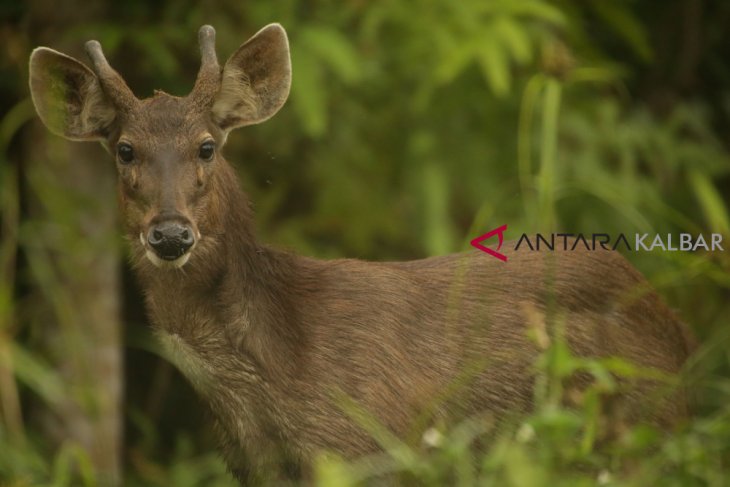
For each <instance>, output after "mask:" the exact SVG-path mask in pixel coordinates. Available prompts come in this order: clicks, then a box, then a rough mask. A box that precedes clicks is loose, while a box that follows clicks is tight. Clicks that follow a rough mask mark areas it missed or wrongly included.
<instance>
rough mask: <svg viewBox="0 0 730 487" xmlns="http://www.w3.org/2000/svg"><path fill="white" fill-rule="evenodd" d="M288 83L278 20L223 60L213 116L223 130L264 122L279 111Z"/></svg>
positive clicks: (285, 44)
mask: <svg viewBox="0 0 730 487" xmlns="http://www.w3.org/2000/svg"><path fill="white" fill-rule="evenodd" d="M290 86H291V60H290V58H289V41H288V40H287V37H286V31H285V30H284V28H283V27H282V26H281V25H279V24H269V25H267V26H266V27H264V28H263V29H261V30H260V31H258V32H257V33H256V34H255V35H254V36H253V37H251V38H250V39H249V40H248V41H246V43H245V44H243V45H242V46H241V47H239V48H238V50H237V51H236V52H235V53H234V54H233V55H232V56H231V57H230V58H229V59H228V61H226V65H225V66H224V67H223V74H222V78H221V86H220V90H219V91H218V94H217V95H216V97H215V99H214V101H213V108H212V111H213V120H214V121H215V123H216V124H218V126H219V127H220V128H221V129H222V130H224V131H226V132H227V131H229V130H231V129H234V128H236V127H242V126H244V125H252V124H256V123H260V122H263V121H264V120H266V119H268V118H270V117H271V116H273V115H274V114H275V113H276V112H277V111H279V108H281V106H282V105H283V104H284V102H285V101H286V98H287V97H288V96H289V87H290Z"/></svg>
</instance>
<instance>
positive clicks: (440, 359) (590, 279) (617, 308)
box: [29, 24, 694, 485]
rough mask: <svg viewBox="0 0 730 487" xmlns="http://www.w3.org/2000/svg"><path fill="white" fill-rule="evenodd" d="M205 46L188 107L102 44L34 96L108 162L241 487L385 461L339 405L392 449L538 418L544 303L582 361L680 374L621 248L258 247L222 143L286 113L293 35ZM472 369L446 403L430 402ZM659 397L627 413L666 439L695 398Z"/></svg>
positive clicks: (647, 390) (674, 351)
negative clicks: (319, 460)
mask: <svg viewBox="0 0 730 487" xmlns="http://www.w3.org/2000/svg"><path fill="white" fill-rule="evenodd" d="M198 42H199V46H200V52H201V58H202V60H201V64H200V69H199V71H198V74H197V77H196V80H195V84H194V86H193V88H192V90H191V92H190V93H189V94H188V95H187V96H184V97H176V96H172V95H169V94H166V93H164V92H162V91H155V93H154V95H153V96H152V97H149V98H145V99H138V98H137V97H136V96H135V95H134V94H133V92H132V91H131V90H130V88H129V87H128V86H127V84H126V83H125V81H124V80H123V78H122V77H121V75H120V74H119V73H117V72H116V71H115V70H114V69H113V68H112V67H111V66H110V65H109V63H108V61H107V59H106V58H105V56H104V54H103V52H102V49H101V45H100V44H99V42H97V41H94V40H92V41H89V42H87V43H86V45H85V48H86V53H87V54H88V57H89V59H90V66H91V67H87V65H85V64H83V63H82V62H80V61H78V60H76V59H74V58H72V57H69V56H66V55H64V54H62V53H60V52H58V51H55V50H53V49H50V48H47V47H39V48H37V49H35V50H34V51H33V52H32V55H31V57H30V75H29V84H30V92H31V95H32V100H33V103H34V105H35V108H36V111H37V113H38V115H39V117H40V119H41V120H42V122H43V123H44V124H45V125H46V126H47V128H48V129H49V130H50V132H52V133H54V134H57V135H60V136H63V137H65V138H67V139H70V140H76V141H97V142H101V144H103V145H104V146H105V147H106V148H107V150H108V151H109V152H110V153H111V154H113V156H114V158H115V162H116V168H117V171H118V200H119V208H120V214H121V216H122V224H123V226H124V231H125V235H126V236H127V237H128V240H129V254H130V255H129V257H130V260H131V265H132V267H133V269H134V272H135V274H136V277H137V279H138V281H139V283H140V286H141V288H142V290H143V294H144V301H145V305H146V309H147V312H148V315H149V318H150V321H151V323H152V326H153V328H154V330H155V333H156V335H157V336H158V337H159V339H160V341H161V342H162V344H163V345H164V349H165V350H167V351H168V353H169V356H170V357H171V359H172V360H174V361H175V363H176V365H177V366H178V367H179V368H180V370H181V371H182V372H183V374H184V375H185V376H186V378H187V380H189V381H190V382H191V383H192V385H193V387H194V389H195V390H196V392H197V393H198V394H199V395H200V396H201V397H202V399H203V402H204V403H205V404H207V405H208V407H209V410H210V412H211V413H212V414H211V417H212V420H213V423H214V425H215V429H216V431H218V433H219V438H220V451H221V454H222V456H223V458H224V460H225V462H226V464H227V466H228V468H229V469H230V471H231V472H232V474H233V475H234V476H235V477H236V478H237V479H238V480H239V481H240V482H241V483H242V484H243V485H249V484H254V483H256V482H260V481H262V480H266V479H268V480H272V479H274V480H276V479H279V480H281V479H301V478H307V477H308V476H311V473H312V462H313V460H314V459H315V458H316V456H317V455H319V454H320V453H322V452H334V453H336V454H338V455H340V456H342V457H344V458H356V457H358V456H360V455H365V454H368V453H372V452H377V451H378V450H380V449H381V446H380V444H379V443H378V442H377V441H376V440H375V439H374V438H373V435H372V434H370V432H368V431H366V428H364V427H363V424H362V423H361V422H360V421H358V420H357V419H356V418H354V417H353V414H352V412H351V411H349V412H348V411H347V408H346V407H343V403H342V398H343V397H345V398H349V399H351V400H352V402H353V404H357V405H358V407H360V408H362V411H366V412H367V414H369V415H371V416H372V417H373V418H374V420H376V421H377V422H379V424H381V425H382V426H383V427H385V428H387V429H388V430H389V431H390V432H392V433H393V434H395V435H397V436H398V437H405V436H406V435H408V434H409V428H410V427H411V425H412V424H413V422H414V420H415V418H417V417H418V415H419V414H421V413H423V411H430V413H429V414H430V417H431V418H432V420H433V421H434V422H436V421H450V420H453V419H454V418H458V417H464V416H466V415H469V414H481V413H488V414H490V415H491V416H492V417H493V418H495V421H498V422H499V421H502V420H504V419H505V418H509V417H511V415H514V414H524V413H527V412H529V411H530V410H531V409H532V408H533V406H534V404H533V402H534V397H533V386H534V383H535V370H534V368H533V363H534V361H535V359H536V357H537V355H538V354H539V353H540V347H539V346H538V344H536V343H535V341H534V340H532V339H530V338H529V337H528V335H529V333H528V332H529V328H530V323H534V322H536V321H537V322H541V323H543V325H545V323H546V322H547V321H548V318H547V317H548V316H549V315H550V313H551V310H553V311H554V310H558V311H557V312H559V315H560V317H561V318H562V321H563V322H564V323H565V329H564V335H565V338H566V341H567V344H568V345H569V347H570V349H571V351H572V352H573V353H575V354H576V355H579V356H586V357H613V356H616V357H621V358H623V359H625V360H627V361H630V362H631V363H634V364H638V365H639V366H641V367H647V368H651V369H653V370H657V371H661V372H662V373H666V374H669V375H672V376H675V375H678V374H680V372H681V371H682V368H683V366H684V364H685V362H686V361H687V359H688V357H689V356H690V354H691V353H692V350H693V348H694V342H693V338H692V335H691V333H690V331H689V330H688V328H687V326H686V325H685V324H684V323H683V322H682V321H680V319H679V318H678V317H677V315H676V314H675V313H674V311H673V310H671V309H670V308H669V307H668V306H667V305H666V304H665V302H664V301H663V299H662V298H661V297H660V296H659V295H658V293H657V292H656V291H655V290H653V289H652V288H651V286H650V285H649V284H648V282H647V280H646V279H645V278H644V277H643V275H642V274H641V273H640V272H639V271H638V270H636V268H634V267H633V266H632V265H631V264H630V263H629V262H628V260H627V259H626V258H624V257H623V256H622V255H621V254H620V253H619V252H615V251H611V250H601V249H598V250H597V251H586V250H584V249H581V248H580V247H579V248H577V249H576V250H573V251H571V250H569V249H565V250H557V251H555V252H547V251H535V252H516V251H514V250H511V249H509V248H506V249H505V250H503V252H504V253H505V256H506V258H508V260H507V261H506V262H503V261H501V260H498V259H494V258H491V257H490V256H488V255H485V254H484V253H482V252H478V251H477V250H471V251H466V252H462V253H457V254H452V255H447V256H436V257H430V258H426V259H422V260H415V261H406V262H366V261H362V260H358V259H333V260H320V259H316V258H310V257H305V256H300V255H296V254H295V253H292V252H290V251H287V250H280V249H277V248H276V247H273V246H269V245H265V244H263V243H261V242H259V240H258V239H257V237H256V233H255V228H254V219H253V211H252V209H251V205H250V202H249V199H248V197H247V196H246V194H245V192H244V191H243V190H242V189H241V186H240V184H239V180H238V177H237V175H236V172H235V170H234V168H233V166H231V165H230V164H229V163H228V162H226V160H225V159H224V157H223V155H222V151H221V150H222V148H223V146H224V144H225V142H226V139H227V137H228V135H229V133H230V132H231V131H232V130H233V129H235V128H238V127H243V126H247V125H252V124H258V123H261V122H264V121H265V120H268V119H269V118H271V117H272V116H273V115H274V114H275V113H277V111H278V110H279V109H280V108H281V107H282V105H283V104H284V103H285V101H286V99H287V97H288V94H289V90H290V85H291V74H292V73H291V72H292V70H291V60H290V53H289V41H288V38H287V34H286V32H285V30H284V28H283V27H282V26H281V25H279V24H270V25H267V26H266V27H264V28H263V29H261V30H260V31H258V32H257V33H256V34H255V35H253V36H252V37H251V38H250V39H249V40H248V41H246V42H245V43H243V44H242V45H241V46H240V47H239V48H238V49H237V50H236V51H235V52H234V53H233V54H232V55H231V56H230V57H229V58H228V60H227V61H226V62H225V64H224V65H223V66H222V67H221V66H220V65H219V63H218V59H217V55H216V48H215V30H214V29H213V27H211V26H207V25H206V26H203V27H201V28H200V30H199V33H198ZM474 363H480V364H481V366H480V367H478V368H477V369H478V370H476V371H474V372H473V373H472V374H471V375H470V377H469V380H467V381H465V383H464V384H463V386H462V388H461V389H460V390H459V392H458V393H457V394H455V397H454V398H453V399H450V400H448V401H441V402H437V403H434V398H436V397H438V396H439V394H441V393H442V392H443V391H444V390H446V389H448V387H449V386H450V384H453V383H454V381H456V380H457V379H458V377H460V374H461V373H462V371H463V370H464V369H465V368H467V367H469V364H474ZM589 380H590V378H585V377H576V379H575V381H576V383H578V384H579V385H580V384H582V385H583V386H585V384H586V383H587V382H589ZM659 388H660V387H659V385H658V384H657V383H656V381H651V380H649V381H643V382H641V383H640V384H638V385H637V387H634V388H629V389H627V390H626V391H625V392H622V393H621V395H620V397H619V398H618V399H617V400H620V401H621V404H622V405H624V408H623V409H622V410H623V411H625V414H626V417H628V418H629V419H631V420H636V421H639V420H642V421H647V422H650V423H653V424H657V425H661V427H665V428H669V427H671V425H674V424H676V423H677V422H678V421H679V420H681V419H682V418H685V417H687V415H688V414H689V405H688V400H687V395H686V394H685V393H684V391H683V390H682V389H681V388H678V389H677V390H673V391H671V392H670V393H668V394H656V392H657V391H658V390H659ZM434 404H435V405H434ZM429 408H430V409H429ZM434 424H435V423H434Z"/></svg>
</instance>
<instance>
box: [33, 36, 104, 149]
mask: <svg viewBox="0 0 730 487" xmlns="http://www.w3.org/2000/svg"><path fill="white" fill-rule="evenodd" d="M30 93H31V97H32V98H33V104H34V105H35V109H36V111H37V112H38V115H39V116H40V118H41V120H42V121H43V123H44V124H45V125H46V127H48V129H49V130H50V131H51V132H53V133H54V134H56V135H61V136H63V137H66V138H68V139H72V140H102V139H105V138H106V137H107V136H108V135H109V132H110V131H111V127H112V125H113V123H114V120H115V119H116V116H117V112H116V109H115V108H114V105H112V103H111V102H110V101H109V100H108V99H107V97H106V96H105V95H104V92H103V91H102V88H101V85H100V83H99V79H98V78H97V77H96V75H95V74H94V73H93V72H92V71H91V70H90V69H89V68H87V67H86V66H84V65H83V64H82V63H80V62H79V61H77V60H75V59H73V58H71V57H69V56H66V55H65V54H61V53H60V52H58V51H54V50H53V49H48V48H47V47H39V48H37V49H35V50H34V51H33V53H32V54H31V56H30Z"/></svg>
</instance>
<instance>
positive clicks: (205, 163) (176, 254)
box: [30, 24, 291, 267]
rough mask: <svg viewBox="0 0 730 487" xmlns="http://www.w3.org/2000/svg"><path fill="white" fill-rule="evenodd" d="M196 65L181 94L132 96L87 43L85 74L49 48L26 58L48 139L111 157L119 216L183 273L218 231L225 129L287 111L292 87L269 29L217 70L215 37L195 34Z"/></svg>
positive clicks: (149, 249)
mask: <svg viewBox="0 0 730 487" xmlns="http://www.w3.org/2000/svg"><path fill="white" fill-rule="evenodd" d="M198 38H199V43H200V51H201V55H202V62H201V66H200V71H199V72H198V76H197V79H196V81H195V86H194V87H193V90H192V91H191V93H190V94H189V95H188V96H186V97H182V98H181V97H176V96H171V95H168V94H166V93H163V92H160V91H157V92H155V94H154V96H153V97H151V98H147V99H143V100H140V99H138V98H136V97H135V96H134V94H133V93H132V91H131V90H130V89H129V87H128V86H127V84H126V83H125V82H124V80H123V79H122V77H121V76H120V75H119V74H118V73H117V72H116V71H114V69H112V68H111V66H109V63H108V62H107V60H106V58H105V57H104V54H103V52H102V50H101V45H100V44H99V43H98V42H97V41H89V42H87V43H86V52H87V54H88V56H89V58H90V60H91V66H92V69H89V68H88V67H87V66H85V65H84V64H83V63H81V62H79V61H77V60H76V59H73V58H71V57H69V56H66V55H64V54H61V53H60V52H57V51H54V50H52V49H49V48H46V47H39V48H38V49H35V50H34V51H33V54H32V55H31V58H30V89H31V95H32V98H33V103H34V104H35V107H36V110H37V112H38V114H39V115H40V118H41V120H42V121H43V122H44V123H45V125H46V126H47V127H48V128H49V129H50V130H51V131H52V132H53V133H55V134H57V135H61V136H63V137H66V138H68V139H72V140H96V141H100V142H102V144H103V145H104V146H105V147H106V148H107V149H108V150H109V151H110V152H112V153H114V154H115V157H116V165H117V169H118V172H119V189H120V201H121V205H122V213H123V215H124V219H125V223H126V225H127V227H128V232H129V233H130V234H131V235H134V236H137V235H138V236H139V241H140V244H141V245H142V247H143V249H144V252H145V254H146V256H147V258H148V259H149V260H150V261H151V262H152V263H153V264H155V265H156V266H158V267H181V266H183V265H185V263H186V262H188V259H189V258H190V256H191V254H192V253H193V252H194V251H195V249H196V246H198V245H199V243H200V242H201V240H204V239H205V238H206V235H207V234H212V233H216V232H217V233H218V234H220V233H222V232H225V229H224V228H220V226H221V225H222V223H221V218H219V216H218V215H217V213H216V212H215V211H213V209H212V207H214V206H216V204H217V205H218V206H220V201H219V199H220V198H219V195H218V193H219V192H220V190H221V188H220V185H221V184H222V181H224V180H225V179H226V178H228V179H230V168H229V167H228V165H227V163H226V162H225V160H224V159H223V158H222V157H221V155H220V149H221V148H222V147H223V144H224V143H225V141H226V137H227V135H228V132H229V131H230V130H232V129H234V128H236V127H242V126H245V125H251V124H256V123H259V122H263V121H264V120H266V119H268V118H269V117H271V116H273V115H274V114H275V113H276V112H277V111H278V110H279V108H281V106H282V105H283V104H284V102H285V101H286V98H287V96H288V94H289V87H290V84H291V62H290V58H289V44H288V41H287V37H286V32H285V31H284V29H283V28H282V27H281V26H280V25H279V24H270V25H268V26H266V27H264V28H263V29H261V30H260V31H259V32H258V33H256V34H255V35H254V36H253V37H251V39H249V40H248V41H247V42H245V43H244V44H243V45H241V46H240V47H239V49H238V50H237V51H236V52H235V53H234V54H233V55H232V56H231V57H230V58H229V59H228V61H227V62H226V64H225V65H224V66H223V69H221V68H220V66H219V64H218V60H217V58H216V53H215V30H214V29H213V28H212V27H211V26H207V25H206V26H203V27H201V28H200V31H199V33H198Z"/></svg>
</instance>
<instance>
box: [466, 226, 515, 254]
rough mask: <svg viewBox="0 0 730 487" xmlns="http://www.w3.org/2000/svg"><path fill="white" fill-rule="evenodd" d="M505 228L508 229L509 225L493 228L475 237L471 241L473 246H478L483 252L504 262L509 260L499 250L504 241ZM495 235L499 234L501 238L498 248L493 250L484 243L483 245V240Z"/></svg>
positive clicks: (498, 236)
mask: <svg viewBox="0 0 730 487" xmlns="http://www.w3.org/2000/svg"><path fill="white" fill-rule="evenodd" d="M505 230H507V225H502V226H501V227H499V228H495V229H494V230H491V231H489V232H487V233H485V234H484V235H482V236H480V237H477V238H475V239H474V240H472V241H471V242H469V243H471V245H472V247H476V248H478V249H479V250H481V251H482V252H486V253H488V254H489V255H491V256H492V257H496V258H498V259H499V260H501V261H503V262H507V256H506V255H504V254H502V253H499V252H497V250H499V249H501V248H502V243H504V231H505ZM494 235H497V238H499V243H498V244H497V250H492V249H490V248H489V247H485V246H484V245H482V242H484V241H485V240H486V239H488V238H489V237H493V236H494Z"/></svg>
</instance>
